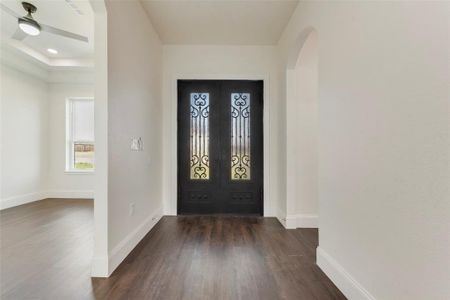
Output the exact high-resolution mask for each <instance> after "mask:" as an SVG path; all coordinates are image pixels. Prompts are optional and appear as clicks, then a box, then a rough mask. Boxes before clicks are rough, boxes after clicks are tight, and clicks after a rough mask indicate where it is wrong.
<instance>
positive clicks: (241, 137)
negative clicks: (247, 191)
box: [231, 93, 251, 180]
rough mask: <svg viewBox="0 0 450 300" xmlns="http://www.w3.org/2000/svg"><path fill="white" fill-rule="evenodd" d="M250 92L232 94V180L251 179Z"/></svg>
mask: <svg viewBox="0 0 450 300" xmlns="http://www.w3.org/2000/svg"><path fill="white" fill-rule="evenodd" d="M250 144H251V134H250V94H249V93H232V94H231V180H250V171H251V170H250V160H251V156H250Z"/></svg>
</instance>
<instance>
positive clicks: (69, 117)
mask: <svg viewBox="0 0 450 300" xmlns="http://www.w3.org/2000/svg"><path fill="white" fill-rule="evenodd" d="M75 101H94V98H92V97H69V98H67V99H66V103H65V104H66V170H65V172H66V173H72V174H92V173H94V172H95V161H94V168H93V169H92V170H77V169H75V168H74V154H75V153H74V150H75V146H74V144H75V141H74V139H73V130H74V126H73V121H74V117H73V103H74V102H75ZM77 142H78V143H87V144H93V145H94V151H95V136H94V140H93V141H77Z"/></svg>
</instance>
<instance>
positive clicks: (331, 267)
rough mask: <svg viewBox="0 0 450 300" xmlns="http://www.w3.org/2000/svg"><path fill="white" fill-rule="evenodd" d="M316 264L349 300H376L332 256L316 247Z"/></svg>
mask: <svg viewBox="0 0 450 300" xmlns="http://www.w3.org/2000/svg"><path fill="white" fill-rule="evenodd" d="M317 265H318V266H319V267H320V268H321V269H322V271H323V272H324V273H325V274H326V275H327V276H328V277H329V278H330V279H331V281H333V283H334V284H335V285H336V286H337V287H338V288H339V290H340V291H341V292H342V293H343V294H344V295H345V296H346V297H347V298H348V299H350V300H352V299H357V300H376V299H375V297H374V296H372V295H371V294H370V293H369V292H368V291H367V290H366V289H365V288H364V287H363V286H362V285H361V284H360V283H359V282H358V281H356V280H355V278H353V277H352V276H351V275H350V274H349V273H348V272H347V271H346V270H345V269H344V268H343V267H342V266H341V265H340V264H339V263H338V262H337V261H336V260H335V259H334V258H333V257H331V256H330V255H329V254H328V253H327V252H325V251H324V250H323V249H322V248H320V247H317Z"/></svg>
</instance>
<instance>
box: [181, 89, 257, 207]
mask: <svg viewBox="0 0 450 300" xmlns="http://www.w3.org/2000/svg"><path fill="white" fill-rule="evenodd" d="M178 213H179V214H216V213H231V214H259V215H262V213H263V82H262V81H247V80H245V81H243V80H179V81H178Z"/></svg>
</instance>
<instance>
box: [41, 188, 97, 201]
mask: <svg viewBox="0 0 450 300" xmlns="http://www.w3.org/2000/svg"><path fill="white" fill-rule="evenodd" d="M47 198H63V199H65V198H69V199H94V191H91V190H87V191H86V190H74V191H64V190H50V191H48V192H47Z"/></svg>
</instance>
